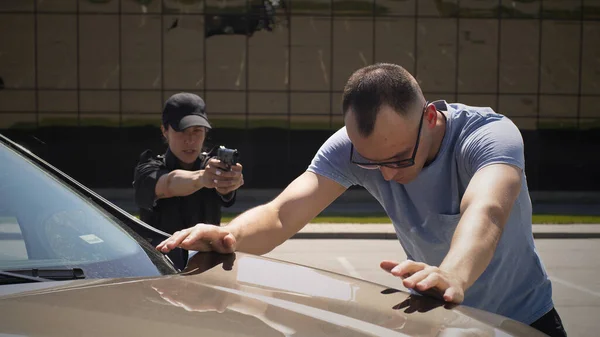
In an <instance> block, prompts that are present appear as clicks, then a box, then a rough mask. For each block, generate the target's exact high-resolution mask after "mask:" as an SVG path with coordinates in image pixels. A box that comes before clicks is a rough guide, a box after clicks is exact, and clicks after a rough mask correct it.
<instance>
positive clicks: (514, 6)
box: [501, 0, 542, 18]
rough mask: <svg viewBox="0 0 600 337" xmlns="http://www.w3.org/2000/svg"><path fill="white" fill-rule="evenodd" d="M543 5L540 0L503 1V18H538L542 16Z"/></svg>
mask: <svg viewBox="0 0 600 337" xmlns="http://www.w3.org/2000/svg"><path fill="white" fill-rule="evenodd" d="M541 3H542V2H541V1H540V0H531V1H515V0H502V4H501V6H502V16H503V17H509V18H538V17H539V16H540V10H541Z"/></svg>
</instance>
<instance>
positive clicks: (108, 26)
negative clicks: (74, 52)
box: [79, 15, 121, 89]
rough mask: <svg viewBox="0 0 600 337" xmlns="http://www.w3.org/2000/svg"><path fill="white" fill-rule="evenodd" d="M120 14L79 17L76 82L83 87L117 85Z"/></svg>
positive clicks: (117, 86)
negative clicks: (77, 79)
mask: <svg viewBox="0 0 600 337" xmlns="http://www.w3.org/2000/svg"><path fill="white" fill-rule="evenodd" d="M120 73H121V69H120V68H119V17H118V16H117V15H80V16H79V85H80V87H81V88H82V89H116V88H119V87H120Z"/></svg>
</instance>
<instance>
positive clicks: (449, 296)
mask: <svg viewBox="0 0 600 337" xmlns="http://www.w3.org/2000/svg"><path fill="white" fill-rule="evenodd" d="M464 299H465V295H464V294H463V293H462V291H460V290H458V289H456V288H454V287H450V288H448V289H446V291H445V292H444V301H446V302H452V303H462V301H463V300H464Z"/></svg>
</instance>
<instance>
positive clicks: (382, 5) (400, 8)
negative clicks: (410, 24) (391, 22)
mask: <svg viewBox="0 0 600 337" xmlns="http://www.w3.org/2000/svg"><path fill="white" fill-rule="evenodd" d="M417 1H422V0H405V1H381V0H377V1H376V2H375V3H376V6H377V7H376V13H375V14H376V15H381V14H382V13H383V14H385V15H393V16H409V17H414V16H415V14H416V10H417V8H416V6H417ZM396 20H397V19H396Z"/></svg>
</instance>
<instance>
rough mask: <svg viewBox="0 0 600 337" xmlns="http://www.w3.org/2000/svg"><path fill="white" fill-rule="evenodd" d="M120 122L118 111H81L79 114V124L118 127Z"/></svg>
mask: <svg viewBox="0 0 600 337" xmlns="http://www.w3.org/2000/svg"><path fill="white" fill-rule="evenodd" d="M120 123H121V116H120V114H118V113H98V112H95V113H83V112H82V113H81V114H80V115H79V125H80V126H83V127H85V126H102V127H111V128H114V127H118V126H119V125H120Z"/></svg>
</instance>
